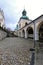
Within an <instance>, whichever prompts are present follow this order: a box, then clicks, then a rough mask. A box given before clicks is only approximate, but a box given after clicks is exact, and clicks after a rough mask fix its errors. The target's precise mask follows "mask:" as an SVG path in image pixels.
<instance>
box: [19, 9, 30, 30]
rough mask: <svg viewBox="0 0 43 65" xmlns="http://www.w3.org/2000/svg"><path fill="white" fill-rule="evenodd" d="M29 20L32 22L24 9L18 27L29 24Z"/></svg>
mask: <svg viewBox="0 0 43 65" xmlns="http://www.w3.org/2000/svg"><path fill="white" fill-rule="evenodd" d="M29 22H30V19H29V18H28V16H27V12H26V10H25V9H24V10H23V11H22V16H21V17H20V20H19V22H18V28H19V29H21V28H23V27H24V26H26V25H28V23H29Z"/></svg>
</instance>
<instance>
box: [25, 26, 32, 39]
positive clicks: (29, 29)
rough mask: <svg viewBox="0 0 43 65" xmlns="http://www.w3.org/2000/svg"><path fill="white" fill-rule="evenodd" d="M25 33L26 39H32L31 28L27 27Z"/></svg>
mask: <svg viewBox="0 0 43 65" xmlns="http://www.w3.org/2000/svg"><path fill="white" fill-rule="evenodd" d="M26 31H27V37H28V38H33V28H32V27H28V28H27V30H26Z"/></svg>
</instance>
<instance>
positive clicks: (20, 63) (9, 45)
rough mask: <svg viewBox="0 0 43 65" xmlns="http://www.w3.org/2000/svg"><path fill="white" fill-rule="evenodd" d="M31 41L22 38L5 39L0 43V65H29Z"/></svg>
mask: <svg viewBox="0 0 43 65" xmlns="http://www.w3.org/2000/svg"><path fill="white" fill-rule="evenodd" d="M30 48H33V41H32V40H31V39H23V38H16V37H13V38H10V37H9V38H5V39H4V40H2V41H0V65H30V61H31V52H30V51H29V49H30Z"/></svg>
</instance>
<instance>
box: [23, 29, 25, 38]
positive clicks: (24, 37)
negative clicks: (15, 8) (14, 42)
mask: <svg viewBox="0 0 43 65" xmlns="http://www.w3.org/2000/svg"><path fill="white" fill-rule="evenodd" d="M22 36H23V38H25V31H24V30H22Z"/></svg>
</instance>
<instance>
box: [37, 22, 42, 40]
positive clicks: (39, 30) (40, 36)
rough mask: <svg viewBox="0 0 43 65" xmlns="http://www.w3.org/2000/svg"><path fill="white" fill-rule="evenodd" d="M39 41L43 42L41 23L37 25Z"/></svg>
mask: <svg viewBox="0 0 43 65" xmlns="http://www.w3.org/2000/svg"><path fill="white" fill-rule="evenodd" d="M38 33H39V34H38V35H39V40H42V41H43V21H42V22H40V23H39V24H38Z"/></svg>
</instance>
